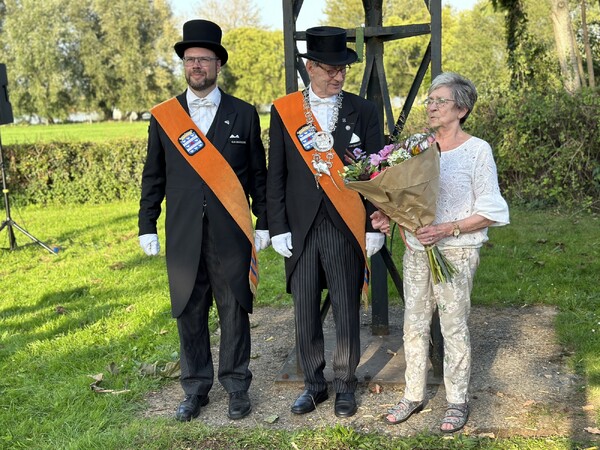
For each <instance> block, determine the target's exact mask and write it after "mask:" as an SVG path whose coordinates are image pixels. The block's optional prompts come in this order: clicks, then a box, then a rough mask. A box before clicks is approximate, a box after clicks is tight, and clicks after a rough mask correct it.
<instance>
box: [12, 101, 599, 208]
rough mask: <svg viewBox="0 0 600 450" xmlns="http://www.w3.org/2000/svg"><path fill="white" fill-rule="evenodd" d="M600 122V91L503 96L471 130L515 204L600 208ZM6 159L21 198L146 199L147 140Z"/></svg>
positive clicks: (33, 150) (16, 150) (40, 149)
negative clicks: (491, 153) (490, 150)
mask: <svg viewBox="0 0 600 450" xmlns="http://www.w3.org/2000/svg"><path fill="white" fill-rule="evenodd" d="M598 118H600V95H599V92H598V90H584V91H583V92H580V93H578V94H575V95H571V94H568V93H566V92H563V91H560V92H552V91H548V90H546V91H544V92H536V91H531V92H525V93H523V92H503V93H499V94H497V95H492V96H489V97H487V98H482V99H480V100H479V102H478V103H477V105H476V107H475V111H474V113H473V115H472V116H471V118H469V120H468V122H467V123H466V125H467V127H466V130H467V131H468V132H470V133H471V134H473V135H475V136H479V137H481V138H483V139H485V140H487V141H488V142H489V143H490V144H491V145H492V148H493V150H494V153H495V157H496V163H497V165H498V175H499V179H500V184H501V187H502V191H503V193H504V195H505V197H506V198H507V200H508V201H509V202H510V203H511V204H515V205H516V204H521V205H528V206H534V207H565V208H584V209H587V210H596V211H597V210H600V121H599V120H598ZM263 139H264V141H265V144H266V145H268V130H266V129H265V130H263ZM4 154H5V160H6V163H7V164H6V166H7V175H8V177H7V179H8V183H9V187H10V189H11V193H12V196H13V198H16V201H18V202H23V203H59V204H68V203H102V202H106V201H112V200H118V199H137V198H139V195H140V181H141V173H142V166H143V163H144V159H145V154H146V140H145V139H136V140H122V141H119V142H118V143H117V142H115V141H111V142H110V143H109V142H107V143H100V144H96V143H93V144H92V143H83V144H82V143H51V144H39V145H14V146H6V147H5V151H4Z"/></svg>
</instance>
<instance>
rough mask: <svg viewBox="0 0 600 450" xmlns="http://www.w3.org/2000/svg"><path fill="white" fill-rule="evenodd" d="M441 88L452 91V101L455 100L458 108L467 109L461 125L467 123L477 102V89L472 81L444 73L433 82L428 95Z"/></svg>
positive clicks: (455, 74) (451, 73) (452, 73)
mask: <svg viewBox="0 0 600 450" xmlns="http://www.w3.org/2000/svg"><path fill="white" fill-rule="evenodd" d="M441 87H447V88H449V89H450V90H451V91H452V100H454V102H455V104H456V107H457V108H459V109H462V108H466V110H467V113H466V114H465V116H464V117H463V118H462V119H460V123H461V124H463V123H465V121H466V120H467V117H469V114H471V111H473V108H474V107H475V102H476V101H477V89H475V85H474V84H473V82H472V81H471V80H468V79H466V78H465V77H463V76H461V75H459V74H457V73H454V72H442V73H441V74H439V75H438V76H437V77H435V79H434V80H433V81H432V82H431V86H430V87H429V90H428V91H427V94H431V93H432V92H433V91H435V90H436V89H439V88H441Z"/></svg>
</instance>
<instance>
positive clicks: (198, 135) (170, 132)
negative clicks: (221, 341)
mask: <svg viewBox="0 0 600 450" xmlns="http://www.w3.org/2000/svg"><path fill="white" fill-rule="evenodd" d="M151 113H152V115H153V116H154V117H155V118H156V120H157V121H158V122H159V123H160V126H161V127H162V128H163V130H164V131H165V133H167V136H169V139H171V142H173V145H175V148H177V149H178V150H179V152H180V153H181V155H182V156H183V157H184V158H185V159H186V161H187V162H188V163H189V164H190V165H191V166H192V168H193V169H194V170H195V171H196V172H197V173H198V175H200V177H201V178H202V179H203V180H204V181H205V182H206V184H207V185H208V187H209V188H210V189H211V190H212V191H213V193H214V194H215V195H216V196H217V198H218V199H219V201H220V202H221V203H222V204H223V206H224V207H225V209H226V210H227V212H228V213H229V214H230V215H231V217H232V218H233V220H235V222H236V223H237V225H238V226H239V227H240V229H241V230H242V231H243V232H244V234H245V235H246V237H247V238H248V240H249V241H250V244H251V245H252V257H251V259H250V272H249V275H248V277H249V281H250V290H251V291H252V293H253V294H254V295H256V288H257V286H258V261H257V258H256V249H255V247H254V238H253V228H252V218H251V217H250V207H249V206H248V200H247V198H246V194H245V193H244V189H243V188H242V185H241V183H240V180H239V179H238V177H237V175H236V174H235V172H234V171H233V169H232V168H231V166H230V165H229V163H228V162H227V161H226V160H225V158H223V155H221V153H220V152H219V151H218V150H217V149H216V148H215V146H214V145H213V144H212V143H211V142H210V141H209V140H208V139H207V138H206V136H204V134H203V133H202V132H201V131H200V130H199V129H198V127H196V124H194V122H193V121H192V118H191V117H190V116H189V115H188V114H187V113H186V112H185V109H183V107H182V106H181V104H180V103H179V101H178V100H177V99H176V98H172V99H170V100H167V101H165V102H163V103H161V104H159V105H156V106H155V107H154V108H152V110H151Z"/></svg>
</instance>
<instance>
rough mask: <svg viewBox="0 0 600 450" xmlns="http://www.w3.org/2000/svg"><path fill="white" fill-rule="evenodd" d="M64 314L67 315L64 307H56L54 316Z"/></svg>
mask: <svg viewBox="0 0 600 450" xmlns="http://www.w3.org/2000/svg"><path fill="white" fill-rule="evenodd" d="M66 313H67V309H66V308H65V307H64V306H57V307H56V314H66Z"/></svg>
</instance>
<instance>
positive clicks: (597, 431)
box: [583, 427, 600, 434]
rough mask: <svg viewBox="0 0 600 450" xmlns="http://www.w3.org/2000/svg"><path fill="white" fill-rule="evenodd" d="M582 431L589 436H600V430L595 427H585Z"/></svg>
mask: <svg viewBox="0 0 600 450" xmlns="http://www.w3.org/2000/svg"><path fill="white" fill-rule="evenodd" d="M583 430H584V431H587V432H588V433H591V434H600V428H597V427H586V428H584V429H583Z"/></svg>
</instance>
